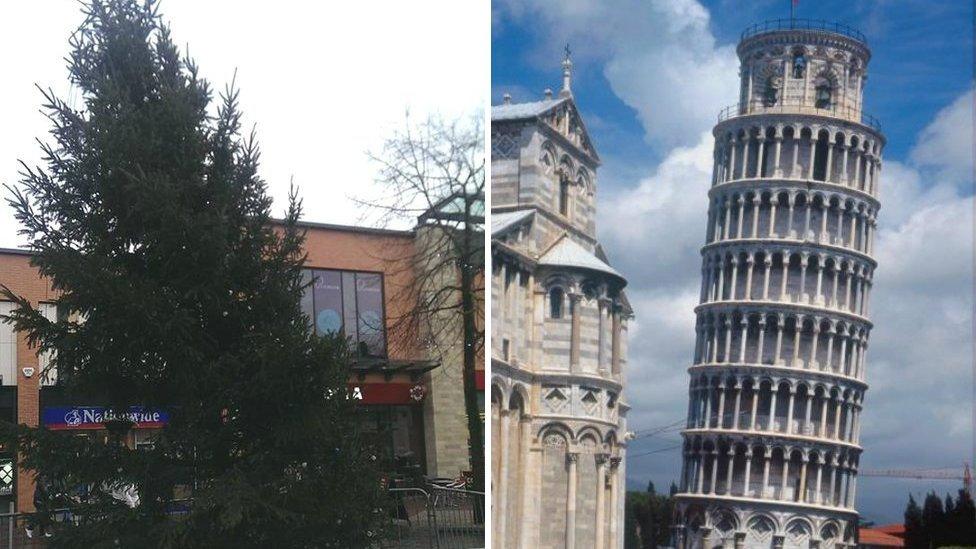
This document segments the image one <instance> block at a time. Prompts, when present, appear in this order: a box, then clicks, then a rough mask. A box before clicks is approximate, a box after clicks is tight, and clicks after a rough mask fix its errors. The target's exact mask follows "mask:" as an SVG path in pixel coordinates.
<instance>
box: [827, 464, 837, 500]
mask: <svg viewBox="0 0 976 549" xmlns="http://www.w3.org/2000/svg"><path fill="white" fill-rule="evenodd" d="M837 465H838V463H837V458H833V459H832V460H831V462H830V501H829V502H828V503H830V505H833V506H834V507H836V506H837Z"/></svg>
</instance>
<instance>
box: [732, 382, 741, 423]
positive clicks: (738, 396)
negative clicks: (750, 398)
mask: <svg viewBox="0 0 976 549" xmlns="http://www.w3.org/2000/svg"><path fill="white" fill-rule="evenodd" d="M732 390H733V391H734V392H735V406H733V407H732V428H733V429H735V430H737V431H738V430H739V406H740V405H741V404H742V384H741V383H737V384H736V386H735V387H732Z"/></svg>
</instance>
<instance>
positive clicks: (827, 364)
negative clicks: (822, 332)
mask: <svg viewBox="0 0 976 549" xmlns="http://www.w3.org/2000/svg"><path fill="white" fill-rule="evenodd" d="M835 337H837V330H836V329H835V328H834V322H833V321H830V324H829V326H828V327H827V360H825V361H824V365H823V367H822V368H820V369H821V370H831V369H833V361H834V338H835Z"/></svg>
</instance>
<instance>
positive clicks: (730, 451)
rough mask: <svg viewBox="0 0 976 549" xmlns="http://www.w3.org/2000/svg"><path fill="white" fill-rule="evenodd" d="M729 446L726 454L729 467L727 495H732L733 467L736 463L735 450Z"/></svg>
mask: <svg viewBox="0 0 976 549" xmlns="http://www.w3.org/2000/svg"><path fill="white" fill-rule="evenodd" d="M732 448H733V447H732V446H729V449H728V451H726V453H725V455H726V456H727V457H728V467H726V469H725V495H727V496H731V495H732V467H733V465H735V450H733V449H732Z"/></svg>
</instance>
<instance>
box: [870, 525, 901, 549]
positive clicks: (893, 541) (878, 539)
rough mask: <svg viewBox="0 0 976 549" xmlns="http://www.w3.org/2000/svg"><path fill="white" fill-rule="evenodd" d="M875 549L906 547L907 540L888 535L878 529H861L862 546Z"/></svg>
mask: <svg viewBox="0 0 976 549" xmlns="http://www.w3.org/2000/svg"><path fill="white" fill-rule="evenodd" d="M859 545H862V546H863V545H871V546H874V547H904V546H905V540H903V539H901V538H899V537H897V536H892V535H891V534H886V533H885V532H882V531H881V530H880V529H878V528H861V533H860V544H859Z"/></svg>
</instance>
